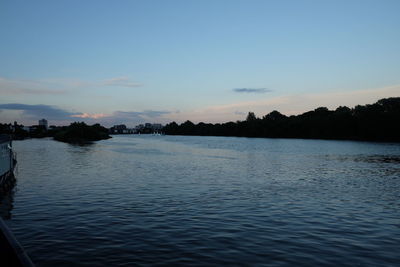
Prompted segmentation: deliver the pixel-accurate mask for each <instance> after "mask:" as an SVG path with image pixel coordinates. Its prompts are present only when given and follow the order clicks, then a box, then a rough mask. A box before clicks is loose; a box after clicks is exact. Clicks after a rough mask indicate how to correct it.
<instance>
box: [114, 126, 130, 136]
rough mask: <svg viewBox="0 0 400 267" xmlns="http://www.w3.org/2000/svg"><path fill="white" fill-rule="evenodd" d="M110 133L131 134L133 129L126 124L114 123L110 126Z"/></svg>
mask: <svg viewBox="0 0 400 267" xmlns="http://www.w3.org/2000/svg"><path fill="white" fill-rule="evenodd" d="M110 133H112V134H129V133H132V130H130V129H128V128H126V125H125V124H119V125H114V126H113V127H111V128H110Z"/></svg>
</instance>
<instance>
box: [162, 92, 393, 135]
mask: <svg viewBox="0 0 400 267" xmlns="http://www.w3.org/2000/svg"><path fill="white" fill-rule="evenodd" d="M163 131H164V133H165V134H169V135H213V136H242V137H271V138H314V139H349V140H370V141H395V142H400V97H393V98H386V99H381V100H379V101H378V102H376V103H375V104H372V105H364V106H361V105H358V106H356V107H355V108H352V109H351V108H348V107H343V106H341V107H338V108H337V109H336V110H334V111H332V110H328V109H327V108H326V107H320V108H317V109H315V110H313V111H309V112H305V113H303V114H301V115H297V116H295V115H293V116H285V115H283V114H281V113H279V112H278V111H272V112H271V113H269V114H267V115H265V116H263V117H262V118H257V117H256V116H255V114H254V113H253V112H249V114H248V116H247V118H246V120H245V121H237V122H227V123H222V124H219V123H217V124H211V123H203V122H200V123H198V124H194V123H192V122H191V121H186V122H184V123H182V124H180V125H178V124H177V123H176V122H172V123H169V124H167V125H166V126H165V127H164V130H163Z"/></svg>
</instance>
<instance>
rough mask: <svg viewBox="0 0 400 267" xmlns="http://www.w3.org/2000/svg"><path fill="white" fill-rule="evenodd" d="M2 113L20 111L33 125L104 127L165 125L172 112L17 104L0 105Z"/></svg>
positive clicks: (23, 117) (24, 118) (26, 120)
mask: <svg viewBox="0 0 400 267" xmlns="http://www.w3.org/2000/svg"><path fill="white" fill-rule="evenodd" d="M2 111H21V112H22V114H21V118H20V119H22V120H23V121H25V122H29V123H31V124H32V123H35V121H36V120H38V119H41V118H45V119H48V120H51V121H52V122H51V123H52V124H57V125H67V124H68V123H70V122H72V121H75V120H77V119H80V120H82V121H85V122H87V123H89V124H92V123H101V124H103V125H105V126H112V125H115V124H127V125H130V126H134V125H137V124H140V123H145V122H159V123H166V122H169V121H170V119H169V118H166V117H164V116H165V115H167V114H171V113H174V112H170V111H164V110H145V111H115V112H113V113H111V114H104V113H93V114H90V113H84V112H71V111H68V110H65V109H62V108H59V107H56V106H50V105H28V104H19V103H9V104H0V112H2Z"/></svg>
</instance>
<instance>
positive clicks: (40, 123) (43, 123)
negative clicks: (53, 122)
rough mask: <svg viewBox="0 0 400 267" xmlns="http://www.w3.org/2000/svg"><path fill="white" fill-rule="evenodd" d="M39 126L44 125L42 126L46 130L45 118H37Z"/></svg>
mask: <svg viewBox="0 0 400 267" xmlns="http://www.w3.org/2000/svg"><path fill="white" fill-rule="evenodd" d="M39 126H44V128H46V130H47V129H48V125H47V120H45V119H41V120H39Z"/></svg>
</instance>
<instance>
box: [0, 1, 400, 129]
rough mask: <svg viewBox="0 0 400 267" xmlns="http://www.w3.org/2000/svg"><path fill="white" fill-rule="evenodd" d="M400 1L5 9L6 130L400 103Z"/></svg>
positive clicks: (0, 31) (1, 97) (1, 40)
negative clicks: (43, 122) (392, 100)
mask: <svg viewBox="0 0 400 267" xmlns="http://www.w3.org/2000/svg"><path fill="white" fill-rule="evenodd" d="M399 14H400V1H398V0H393V1H391V0H381V1H376V0H374V1H369V0H346V1H341V0H329V1H317V0H310V1H306V0H304V1H303V0H282V1H268V0H263V1H256V0H247V1H244V0H243V1H239V0H227V1H224V0H213V1H207V0H197V1H194V0H181V1H173V0H168V1H165V0H158V1H156V0H149V1H144V0H143V1H135V0H120V1H111V0H110V1H101V0H86V1H79V0H77V1H75V0H67V1H64V0H57V1H40V0H39V1H20V0H0V122H3V123H4V122H7V123H8V122H13V121H15V120H16V121H17V122H18V123H22V124H25V125H31V124H37V120H38V119H41V118H46V119H47V120H48V121H49V124H50V125H67V124H69V123H70V122H73V121H85V122H87V123H90V124H92V123H101V124H103V125H105V126H112V125H114V124H121V123H124V124H126V125H127V126H134V125H137V124H139V123H144V122H150V123H167V122H171V121H177V122H184V121H186V120H191V121H193V122H200V121H203V122H213V123H215V122H227V121H236V120H243V119H245V117H246V114H247V113H248V112H249V111H252V112H255V114H256V115H257V116H260V117H261V116H263V115H266V114H268V113H270V112H271V111H273V110H278V111H280V112H281V113H283V114H286V115H293V114H300V113H303V112H305V111H308V110H312V109H315V108H317V107H321V106H325V107H328V108H330V109H335V108H337V107H338V106H343V105H346V106H349V107H354V106H355V105H357V104H372V103H374V102H375V101H377V100H379V99H381V98H386V97H399V96H400V45H399V44H400V15H399Z"/></svg>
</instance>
